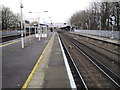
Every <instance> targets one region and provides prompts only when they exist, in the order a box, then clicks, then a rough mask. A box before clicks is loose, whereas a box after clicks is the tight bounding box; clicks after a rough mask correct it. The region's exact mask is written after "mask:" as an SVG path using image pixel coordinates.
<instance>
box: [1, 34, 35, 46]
mask: <svg viewBox="0 0 120 90" xmlns="http://www.w3.org/2000/svg"><path fill="white" fill-rule="evenodd" d="M33 36H34V35H33ZM33 36H31V37H33ZM27 38H29V37H27ZM24 39H26V38H24ZM19 41H21V40H14V41H13V42H10V43H7V44H3V45H0V47H5V46H8V45H10V44H14V43H17V42H19Z"/></svg>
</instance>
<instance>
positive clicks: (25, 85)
mask: <svg viewBox="0 0 120 90" xmlns="http://www.w3.org/2000/svg"><path fill="white" fill-rule="evenodd" d="M53 36H54V34H53ZM53 36H52V37H53ZM52 37H51V39H50V41H49V42H48V44H47V45H46V47H45V49H44V51H43V52H42V54H41V56H40V58H39V59H38V61H37V63H36V64H35V66H34V68H33V69H32V71H31V73H30V75H29V76H28V78H27V80H26V81H25V83H24V85H23V86H22V88H21V90H25V88H27V86H28V84H29V82H30V81H31V79H32V77H33V75H34V73H35V71H36V69H37V67H38V65H39V63H40V61H41V60H42V58H43V55H44V53H45V52H46V49H47V48H48V45H49V44H50V42H51V40H52Z"/></svg>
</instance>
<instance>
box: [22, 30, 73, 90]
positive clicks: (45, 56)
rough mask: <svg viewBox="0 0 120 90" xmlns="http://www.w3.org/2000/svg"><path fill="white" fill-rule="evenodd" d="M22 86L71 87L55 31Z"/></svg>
mask: <svg viewBox="0 0 120 90" xmlns="http://www.w3.org/2000/svg"><path fill="white" fill-rule="evenodd" d="M34 69H36V70H34ZM69 75H70V74H69ZM71 75H72V74H71ZM22 88H28V89H29V88H39V89H40V88H69V89H70V88H71V84H70V80H69V76H68V71H67V70H66V65H65V62H64V57H63V52H62V50H61V46H60V41H59V38H58V34H57V33H56V32H55V33H54V34H53V36H52V38H51V39H50V41H49V43H48V44H47V46H46V47H45V49H44V51H43V53H42V54H41V56H40V58H39V60H38V62H37V63H36V65H35V67H34V68H33V71H32V72H31V74H30V75H29V77H28V79H27V80H26V82H25V83H24V85H23V87H22Z"/></svg>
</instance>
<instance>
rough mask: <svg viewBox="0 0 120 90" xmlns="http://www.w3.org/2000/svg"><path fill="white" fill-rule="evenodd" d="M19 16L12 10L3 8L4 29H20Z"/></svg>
mask: <svg viewBox="0 0 120 90" xmlns="http://www.w3.org/2000/svg"><path fill="white" fill-rule="evenodd" d="M18 22H19V16H18V15H16V14H14V13H13V12H12V11H11V10H10V8H8V7H4V6H2V29H15V28H18V27H17V26H18V25H17V24H18Z"/></svg>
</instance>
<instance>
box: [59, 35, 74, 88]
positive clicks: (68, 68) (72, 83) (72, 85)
mask: <svg viewBox="0 0 120 90" xmlns="http://www.w3.org/2000/svg"><path fill="white" fill-rule="evenodd" d="M57 35H58V34H57ZM58 40H59V43H60V47H61V50H62V54H63V58H64V63H65V66H66V69H67V74H68V77H69V81H70V85H71V88H72V89H74V90H75V89H76V84H75V81H74V79H73V76H72V72H71V70H70V66H69V64H68V61H67V57H66V55H65V52H64V49H63V46H62V43H61V41H60V38H59V36H58Z"/></svg>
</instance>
